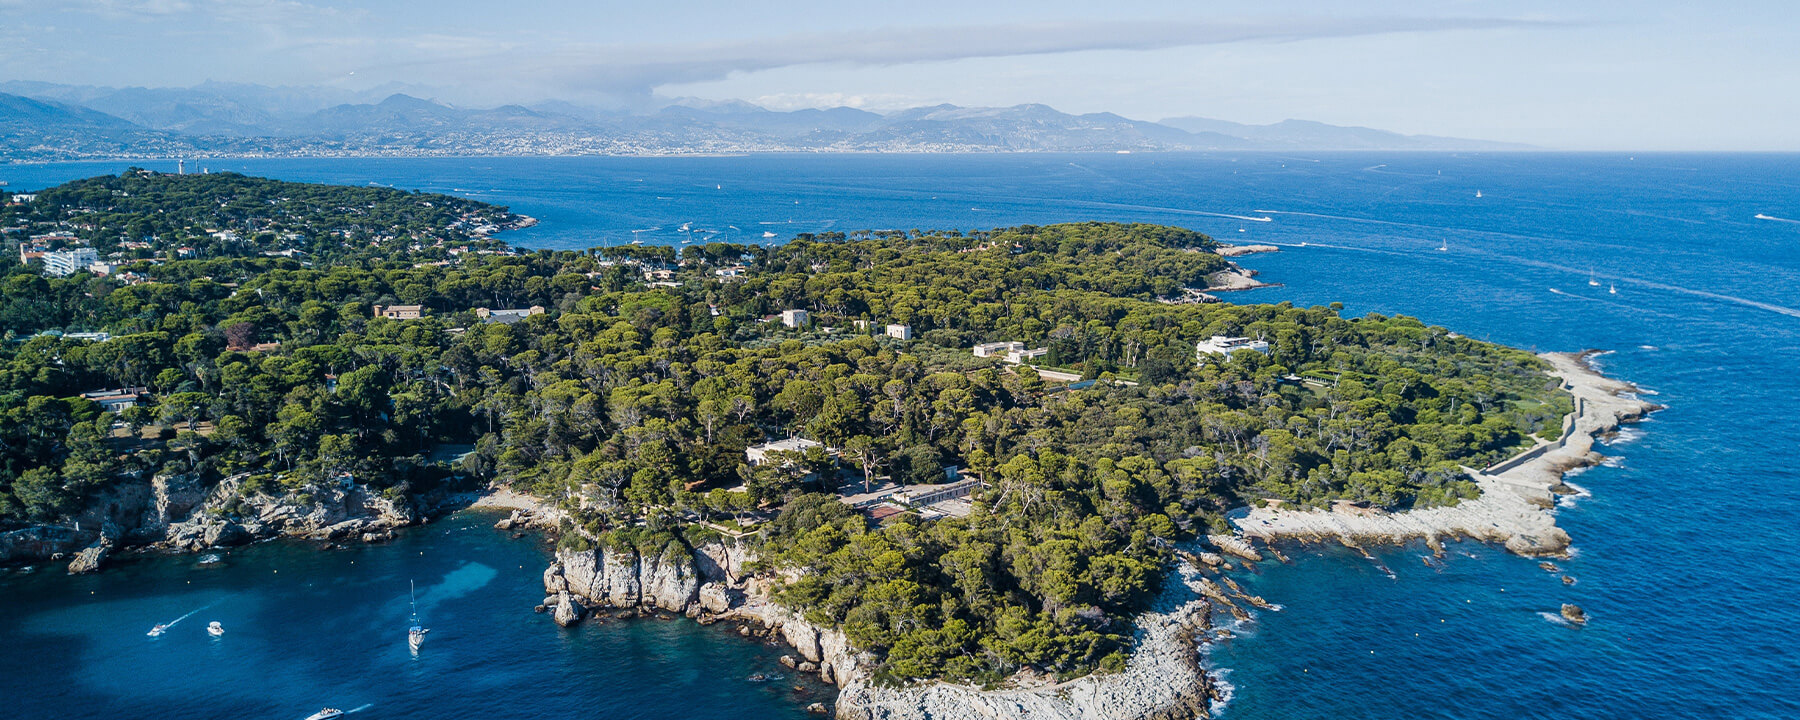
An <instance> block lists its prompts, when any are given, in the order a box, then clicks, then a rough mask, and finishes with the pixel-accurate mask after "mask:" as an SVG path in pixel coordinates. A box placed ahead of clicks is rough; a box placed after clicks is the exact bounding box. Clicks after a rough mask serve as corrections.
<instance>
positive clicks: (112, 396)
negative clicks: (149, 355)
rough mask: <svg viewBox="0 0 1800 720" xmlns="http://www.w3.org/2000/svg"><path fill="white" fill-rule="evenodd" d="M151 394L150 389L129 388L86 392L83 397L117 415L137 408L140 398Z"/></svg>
mask: <svg viewBox="0 0 1800 720" xmlns="http://www.w3.org/2000/svg"><path fill="white" fill-rule="evenodd" d="M149 392H150V388H143V387H127V388H115V389H109V390H93V391H90V392H84V393H82V394H81V396H82V397H84V398H87V399H89V400H92V401H94V402H95V403H98V404H99V405H100V409H102V410H105V411H107V412H112V413H116V412H124V411H126V410H129V409H131V408H134V407H137V402H138V398H139V397H142V396H144V395H147V394H149Z"/></svg>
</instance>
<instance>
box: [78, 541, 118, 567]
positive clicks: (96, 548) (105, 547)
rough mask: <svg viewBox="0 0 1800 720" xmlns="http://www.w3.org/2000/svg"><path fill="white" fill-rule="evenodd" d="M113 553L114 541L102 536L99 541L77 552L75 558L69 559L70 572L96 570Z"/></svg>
mask: <svg viewBox="0 0 1800 720" xmlns="http://www.w3.org/2000/svg"><path fill="white" fill-rule="evenodd" d="M111 553H112V541H111V540H107V539H104V538H102V539H101V540H100V541H99V542H96V543H94V544H92V545H89V546H87V547H86V548H83V549H82V551H81V552H78V553H75V559H73V560H70V561H69V574H70V575H80V574H83V573H91V572H96V571H98V570H99V569H100V564H101V563H103V562H106V556H107V555H109V554H111Z"/></svg>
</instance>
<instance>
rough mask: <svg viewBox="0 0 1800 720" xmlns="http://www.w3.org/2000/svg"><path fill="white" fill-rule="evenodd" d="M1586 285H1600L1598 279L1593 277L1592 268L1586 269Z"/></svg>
mask: <svg viewBox="0 0 1800 720" xmlns="http://www.w3.org/2000/svg"><path fill="white" fill-rule="evenodd" d="M1588 285H1589V286H1590V287H1600V281H1599V280H1596V279H1594V271H1592V270H1589V271H1588Z"/></svg>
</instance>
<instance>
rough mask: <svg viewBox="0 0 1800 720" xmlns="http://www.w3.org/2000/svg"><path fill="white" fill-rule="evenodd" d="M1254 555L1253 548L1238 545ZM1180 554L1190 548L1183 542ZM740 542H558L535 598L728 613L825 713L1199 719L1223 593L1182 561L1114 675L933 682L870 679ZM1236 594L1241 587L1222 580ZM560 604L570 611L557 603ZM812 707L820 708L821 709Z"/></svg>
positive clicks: (901, 719)
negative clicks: (809, 682) (791, 604)
mask: <svg viewBox="0 0 1800 720" xmlns="http://www.w3.org/2000/svg"><path fill="white" fill-rule="evenodd" d="M1239 549H1240V550H1247V551H1248V552H1250V553H1254V552H1255V549H1254V548H1249V547H1248V546H1245V547H1244V548H1239ZM1180 555H1181V556H1182V557H1184V558H1193V557H1197V556H1198V554H1197V553H1196V552H1194V551H1192V550H1191V549H1189V550H1184V551H1183V552H1182V553H1180ZM754 560H755V556H754V554H753V553H752V552H751V551H749V549H748V548H746V547H743V546H740V545H737V544H735V543H732V542H731V541H714V542H709V543H704V544H701V545H700V546H698V547H695V548H692V549H689V548H687V547H685V546H682V545H679V544H676V543H670V544H667V545H659V546H655V547H611V546H607V547H599V548H591V549H579V550H577V549H572V548H567V547H564V548H561V549H558V550H557V553H556V562H555V563H554V564H552V565H551V566H550V567H549V568H547V569H546V570H545V571H544V590H545V592H546V594H547V595H548V596H549V597H547V598H545V605H546V606H553V607H554V608H555V609H556V612H555V617H556V620H557V623H558V624H562V625H565V626H566V625H568V624H571V623H574V622H579V620H580V615H581V613H580V612H579V611H577V610H575V609H574V608H577V607H580V606H581V605H582V604H583V603H586V604H588V605H589V606H591V607H619V608H627V609H628V611H631V610H633V609H635V608H661V609H663V610H668V611H671V612H685V613H687V614H689V615H692V616H697V617H701V618H702V621H703V622H711V621H713V620H715V619H721V618H724V619H736V620H738V621H740V622H747V623H749V624H748V625H745V626H742V627H740V628H739V631H740V634H743V635H746V636H752V637H774V638H779V639H781V640H782V641H784V642H786V643H787V644H788V645H789V646H791V647H793V649H794V652H793V654H792V655H790V656H787V657H786V658H785V659H784V661H783V662H782V664H783V665H784V666H787V667H790V668H793V669H795V670H798V671H802V672H816V673H818V675H819V677H820V679H822V680H824V681H825V682H828V683H832V684H835V685H837V686H838V687H839V689H840V692H839V698H838V702H837V703H836V705H835V707H833V708H831V710H830V712H831V713H832V714H834V715H835V716H836V717H838V718H845V719H854V720H1009V719H1014V718H1017V719H1019V720H1024V719H1026V718H1032V719H1036V718H1047V719H1049V720H1114V719H1117V720H1124V719H1125V718H1155V719H1158V720H1174V719H1175V718H1182V719H1183V720H1186V719H1187V718H1194V717H1205V716H1206V715H1207V714H1208V704H1209V702H1210V698H1211V694H1212V692H1213V691H1212V687H1213V686H1212V683H1211V681H1210V680H1209V678H1208V677H1207V675H1206V672H1205V669H1204V668H1203V667H1202V666H1201V662H1200V654H1199V647H1198V643H1199V642H1200V639H1201V638H1202V637H1204V636H1206V635H1207V634H1208V632H1207V631H1208V626H1209V622H1210V617H1211V607H1212V605H1211V603H1210V601H1209V600H1208V599H1207V598H1206V597H1205V596H1204V595H1203V594H1202V591H1203V590H1205V591H1208V592H1209V593H1210V594H1215V595H1218V596H1219V597H1220V598H1221V599H1223V600H1224V601H1225V602H1226V603H1227V604H1228V605H1229V603H1230V600H1229V598H1228V597H1227V591H1226V590H1225V589H1223V588H1221V587H1220V586H1219V585H1218V584H1217V583H1215V582H1213V581H1212V580H1210V579H1207V578H1204V577H1202V576H1201V575H1200V572H1201V571H1200V570H1199V569H1197V568H1196V566H1195V564H1193V563H1191V562H1186V561H1184V562H1182V563H1181V564H1180V567H1179V570H1178V572H1177V575H1176V576H1175V577H1174V578H1172V579H1171V581H1170V582H1168V583H1166V587H1165V589H1164V591H1163V593H1162V595H1160V596H1159V597H1158V598H1157V600H1156V602H1155V603H1154V606H1153V608H1152V610H1151V611H1150V612H1148V613H1145V614H1143V615H1141V616H1140V617H1139V618H1138V635H1137V645H1136V651H1135V652H1134V653H1133V654H1132V657H1131V660H1130V661H1129V662H1128V663H1127V665H1126V669H1125V670H1124V671H1123V672H1119V673H1114V674H1108V675H1090V676H1087V677H1083V678H1079V679H1076V680H1073V681H1070V682H1066V683H1062V684H1059V685H1046V686H1040V687H1030V688H1020V689H1004V690H984V689H981V688H976V687H969V686H963V685H952V684H948V683H940V682H932V683H922V684H918V685H912V686H906V687H877V686H875V685H874V684H873V683H872V682H871V681H870V679H869V673H868V671H867V669H868V668H869V667H870V666H871V663H872V658H871V657H869V656H868V655H866V654H864V653H861V652H859V651H857V650H856V649H855V648H853V647H851V645H850V642H849V640H848V639H847V638H846V637H845V636H844V634H843V633H842V632H839V631H838V630H835V629H832V628H828V627H819V626H816V625H814V624H812V623H810V622H808V621H807V620H806V619H805V618H804V617H802V616H800V615H799V614H798V613H795V612H794V611H792V610H789V609H787V608H785V607H782V606H781V605H778V604H776V603H774V602H772V600H771V598H770V595H771V593H772V590H773V587H774V582H773V580H772V579H770V578H769V577H767V576H752V575H748V574H746V573H745V571H744V568H745V567H747V566H748V565H749V564H750V563H751V562H752V561H754ZM1232 590H1234V591H1236V592H1237V593H1238V594H1239V595H1240V596H1241V595H1242V591H1241V589H1238V588H1236V587H1235V586H1233V587H1232ZM565 604H567V605H569V607H570V610H569V611H568V612H565V611H564V606H565ZM821 707H823V706H821Z"/></svg>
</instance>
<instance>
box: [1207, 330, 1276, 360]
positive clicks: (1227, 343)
mask: <svg viewBox="0 0 1800 720" xmlns="http://www.w3.org/2000/svg"><path fill="white" fill-rule="evenodd" d="M1239 350H1254V351H1256V352H1259V353H1262V354H1264V355H1267V354H1269V343H1267V342H1264V341H1262V340H1251V339H1250V338H1247V337H1226V336H1224V335H1214V336H1212V337H1211V338H1209V339H1206V340H1201V341H1200V342H1197V343H1194V362H1196V363H1201V364H1204V363H1205V362H1206V356H1208V355H1226V356H1229V355H1231V354H1232V353H1234V352H1237V351H1239Z"/></svg>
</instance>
